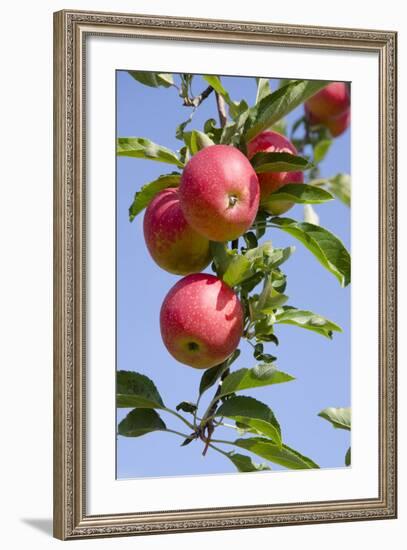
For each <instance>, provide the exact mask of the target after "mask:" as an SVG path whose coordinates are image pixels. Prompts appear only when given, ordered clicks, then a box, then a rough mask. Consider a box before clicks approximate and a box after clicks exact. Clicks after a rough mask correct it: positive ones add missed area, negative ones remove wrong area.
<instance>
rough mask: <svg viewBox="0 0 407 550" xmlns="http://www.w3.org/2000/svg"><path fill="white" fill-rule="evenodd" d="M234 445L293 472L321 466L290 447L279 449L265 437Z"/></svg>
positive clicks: (236, 442) (239, 440)
mask: <svg viewBox="0 0 407 550" xmlns="http://www.w3.org/2000/svg"><path fill="white" fill-rule="evenodd" d="M234 444H235V445H236V446H237V447H240V448H242V449H246V450H247V451H250V452H252V453H254V454H256V455H257V456H260V457H261V458H265V459H266V460H269V461H270V462H274V463H275V464H279V465H280V466H284V467H286V468H290V469H292V470H304V469H312V468H319V466H318V465H317V464H316V463H315V462H314V461H313V460H311V459H310V458H308V457H306V456H303V455H302V454H300V453H299V452H298V451H295V450H294V449H291V448H290V447H288V445H282V447H279V446H278V445H276V444H275V443H273V442H272V441H270V440H269V439H266V438H263V437H251V438H247V439H237V440H236V441H235V442H234Z"/></svg>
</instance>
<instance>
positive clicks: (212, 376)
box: [199, 349, 240, 395]
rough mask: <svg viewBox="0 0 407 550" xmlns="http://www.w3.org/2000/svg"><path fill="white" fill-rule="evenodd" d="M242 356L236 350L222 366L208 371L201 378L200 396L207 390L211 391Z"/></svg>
mask: <svg viewBox="0 0 407 550" xmlns="http://www.w3.org/2000/svg"><path fill="white" fill-rule="evenodd" d="M239 355H240V350H239V349H236V350H235V351H234V352H233V353H232V355H231V356H230V357H229V358H228V359H226V361H224V362H223V363H221V364H220V365H217V366H216V367H212V368H210V369H207V370H206V371H205V372H204V373H203V375H202V378H201V382H200V384H199V395H202V394H203V393H204V392H205V391H206V390H209V388H211V387H212V386H213V385H214V384H215V383H216V382H217V381H218V380H219V378H220V377H221V376H222V374H223V373H224V372H225V370H227V369H228V368H229V367H230V365H231V364H232V363H233V362H234V361H236V359H237V358H238V357H239Z"/></svg>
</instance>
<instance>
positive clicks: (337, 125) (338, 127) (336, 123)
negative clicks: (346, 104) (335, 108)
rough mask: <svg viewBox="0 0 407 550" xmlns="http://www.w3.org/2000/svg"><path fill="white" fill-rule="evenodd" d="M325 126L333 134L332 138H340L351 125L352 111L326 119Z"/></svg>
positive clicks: (348, 110)
mask: <svg viewBox="0 0 407 550" xmlns="http://www.w3.org/2000/svg"><path fill="white" fill-rule="evenodd" d="M323 124H324V126H326V127H327V128H328V130H329V131H330V132H331V135H332V137H338V136H340V135H341V134H343V132H344V131H345V130H346V129H347V128H348V126H349V124H350V109H347V110H346V111H344V112H343V113H342V114H341V115H338V116H336V117H332V118H328V119H326V120H325V121H324V122H323Z"/></svg>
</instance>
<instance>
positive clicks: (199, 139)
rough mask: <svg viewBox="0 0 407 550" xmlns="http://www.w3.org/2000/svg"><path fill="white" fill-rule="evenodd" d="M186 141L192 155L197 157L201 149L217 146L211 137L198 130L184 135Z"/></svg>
mask: <svg viewBox="0 0 407 550" xmlns="http://www.w3.org/2000/svg"><path fill="white" fill-rule="evenodd" d="M184 140H185V143H186V144H187V147H188V149H189V151H190V153H191V155H195V153H197V152H198V151H200V150H201V149H204V148H205V147H209V146H210V145H215V143H214V142H213V141H212V140H211V138H210V137H209V136H207V135H206V134H204V133H203V132H199V131H198V130H192V132H185V133H184Z"/></svg>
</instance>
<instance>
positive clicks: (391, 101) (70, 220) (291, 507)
mask: <svg viewBox="0 0 407 550" xmlns="http://www.w3.org/2000/svg"><path fill="white" fill-rule="evenodd" d="M95 35H96V36H110V37H111V38H115V37H117V38H120V39H123V38H149V39H155V40H160V41H162V40H175V41H179V42H180V43H184V42H188V41H196V42H210V43H211V44H213V46H214V47H216V45H220V44H239V45H241V46H243V47H244V46H246V45H255V44H257V45H262V46H270V47H271V46H279V47H287V48H303V49H309V48H314V49H315V48H317V49H322V50H324V49H325V50H332V49H334V50H338V51H347V52H371V53H373V54H376V55H377V60H378V64H379V66H378V74H379V82H378V96H379V109H378V110H379V133H378V136H377V144H378V146H377V147H378V159H377V162H378V165H379V170H378V173H379V185H378V187H379V196H378V197H377V209H378V223H379V235H378V238H379V245H378V246H379V262H378V265H377V269H378V280H379V288H378V292H377V297H374V298H372V299H377V300H378V303H379V318H378V320H377V322H378V334H379V339H378V341H377V342H373V345H376V346H377V347H378V357H379V368H378V372H379V376H378V380H377V384H378V396H379V402H378V411H379V419H378V427H379V432H378V449H377V453H378V470H377V479H378V495H377V497H375V498H361V499H349V500H336V501H335V500H329V501H322V502H321V501H319V502H317V501H316V502H306V503H301V502H292V503H288V504H287V503H286V504H269V505H265V504H264V503H259V504H258V505H252V504H251V505H248V506H233V507H228V508H224V507H222V508H219V507H216V506H214V507H209V508H208V507H206V508H196V509H177V510H172V511H168V510H167V511H154V512H151V511H146V512H137V513H131V511H129V513H116V511H115V510H112V512H111V513H109V514H104V515H91V514H89V513H88V512H87V491H86V480H87V475H88V472H87V468H86V463H87V448H86V441H87V425H86V410H87V402H86V395H87V392H86V390H87V372H86V341H87V320H86V303H87V301H86V298H87V278H86V268H87V262H86V251H87V233H86V214H87V202H86V175H87V174H86V140H87V134H86V124H85V114H86V109H85V93H84V92H85V85H86V78H85V77H86V71H87V67H86V62H85V61H86V55H85V53H86V46H87V39H88V38H89V37H91V36H95ZM396 43H397V35H396V33H395V32H390V31H377V30H375V31H373V30H361V29H343V28H322V27H306V26H294V25H293V26H291V25H279V24H271V23H270V24H265V23H247V22H238V21H216V20H205V19H187V18H178V17H177V18H176V17H161V16H160V17H158V16H157V17H156V16H145V15H133V14H111V13H96V12H80V11H69V10H65V11H60V12H57V13H55V15H54V535H55V537H57V538H59V539H63V540H65V539H75V538H86V537H106V536H120V535H146V534H156V533H168V532H187V531H205V530H219V529H241V528H256V527H270V526H275V525H292V524H307V523H323V522H339V521H358V520H372V519H390V518H395V517H396V513H397V473H396V465H397V452H396V451H397V441H396V436H397V434H396V405H397V392H396V390H397V385H396V359H397V348H396V329H397V326H396V268H397V264H396V238H397V235H396V225H397V224H396V170H397V164H396V163H397V159H396V137H397V135H396V59H397V58H396V56H397V50H396V47H397V46H396ZM112 184H113V183H112ZM287 475H290V474H287Z"/></svg>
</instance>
